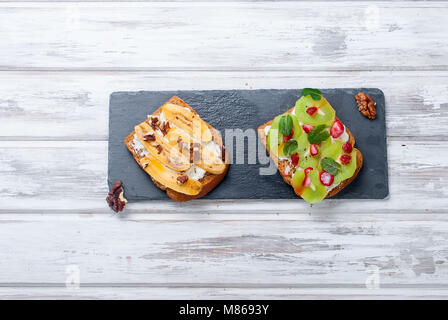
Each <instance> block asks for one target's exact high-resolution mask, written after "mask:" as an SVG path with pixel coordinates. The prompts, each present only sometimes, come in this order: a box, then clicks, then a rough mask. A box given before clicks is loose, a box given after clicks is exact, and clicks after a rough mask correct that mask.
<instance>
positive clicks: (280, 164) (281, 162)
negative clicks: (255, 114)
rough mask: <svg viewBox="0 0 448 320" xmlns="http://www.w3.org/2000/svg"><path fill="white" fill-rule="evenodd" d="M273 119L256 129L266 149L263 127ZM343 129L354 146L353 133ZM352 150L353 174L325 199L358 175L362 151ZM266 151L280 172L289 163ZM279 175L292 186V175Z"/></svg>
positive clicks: (268, 124) (336, 192)
mask: <svg viewBox="0 0 448 320" xmlns="http://www.w3.org/2000/svg"><path fill="white" fill-rule="evenodd" d="M293 109H294V107H293V108H291V109H289V110H287V111H286V112H284V113H283V114H286V113H291V112H292V110H293ZM336 119H337V120H339V118H338V117H336ZM273 121H274V120H271V121H268V122H266V123H265V124H262V125H261V126H259V127H258V129H257V133H258V136H259V137H260V140H261V142H262V143H263V145H264V146H265V147H266V150H268V148H267V136H266V135H265V132H264V129H265V128H266V127H267V126H270V125H272V122H273ZM345 130H346V131H347V134H348V136H349V139H348V142H350V143H351V144H352V145H353V146H354V145H355V138H354V137H353V134H352V133H351V132H350V130H349V129H348V128H347V127H345ZM353 150H355V151H356V170H355V173H354V174H353V176H352V177H351V178H348V179H345V180H343V181H341V183H340V184H339V185H338V186H337V187H335V188H334V189H332V190H331V191H330V192H329V193H328V194H327V196H326V197H325V199H327V198H330V197H332V196H334V195H336V194H338V193H339V192H340V191H341V190H343V189H344V188H345V187H346V186H348V185H349V184H350V183H351V182H352V181H353V180H354V179H355V178H356V176H357V175H358V173H359V171H360V170H361V167H362V163H363V157H362V153H361V151H359V149H357V148H353ZM268 153H269V156H270V157H271V158H272V160H273V161H274V163H275V165H276V166H277V169H278V170H279V171H280V172H283V171H284V169H285V166H286V165H287V164H288V163H289V161H288V160H279V159H278V157H276V156H275V155H274V154H272V153H271V152H270V151H269V150H268ZM281 176H282V177H283V180H284V181H285V182H286V183H287V184H289V185H290V186H292V175H291V176H284V175H281Z"/></svg>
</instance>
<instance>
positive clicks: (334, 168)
mask: <svg viewBox="0 0 448 320" xmlns="http://www.w3.org/2000/svg"><path fill="white" fill-rule="evenodd" d="M320 165H321V166H322V169H324V170H325V171H327V172H328V173H329V174H331V175H333V176H335V175H337V174H338V172H339V170H340V169H341V165H340V164H339V163H337V162H336V161H334V160H333V159H331V158H328V157H326V158H323V159H322V160H321V161H320Z"/></svg>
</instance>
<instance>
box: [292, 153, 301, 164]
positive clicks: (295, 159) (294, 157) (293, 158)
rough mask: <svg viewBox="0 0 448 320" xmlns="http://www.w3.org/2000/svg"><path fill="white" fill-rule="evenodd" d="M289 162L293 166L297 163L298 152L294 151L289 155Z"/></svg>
mask: <svg viewBox="0 0 448 320" xmlns="http://www.w3.org/2000/svg"><path fill="white" fill-rule="evenodd" d="M291 162H292V164H293V166H294V167H295V166H297V164H298V163H299V154H298V153H294V154H292V155H291Z"/></svg>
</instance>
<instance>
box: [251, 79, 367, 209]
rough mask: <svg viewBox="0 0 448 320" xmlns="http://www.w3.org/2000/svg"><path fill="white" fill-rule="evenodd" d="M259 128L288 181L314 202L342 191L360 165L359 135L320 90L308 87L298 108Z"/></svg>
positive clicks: (274, 159)
mask: <svg viewBox="0 0 448 320" xmlns="http://www.w3.org/2000/svg"><path fill="white" fill-rule="evenodd" d="M257 131H258V136H259V137H260V140H261V142H262V143H263V144H264V145H265V146H266V149H267V150H268V153H269V155H270V157H271V158H272V159H273V161H274V163H275V165H276V166H277V168H278V170H279V171H280V174H281V175H282V177H283V180H284V181H285V182H286V183H287V184H289V185H291V186H292V187H293V188H294V191H295V193H296V194H297V195H298V196H300V197H302V198H303V199H304V200H305V201H307V202H309V203H311V204H313V203H318V202H320V201H322V200H323V199H325V198H329V197H332V196H334V195H335V194H337V193H339V192H340V191H341V190H343V189H344V188H345V187H346V186H347V185H349V184H350V183H351V182H352V181H353V180H354V179H355V177H356V176H357V175H358V173H359V171H360V170H361V167H362V163H363V157H362V154H361V152H360V151H359V150H358V149H356V148H355V147H354V146H355V138H354V137H353V135H352V133H351V132H350V131H349V129H348V128H347V127H346V126H345V125H344V124H343V123H342V122H341V121H340V120H339V118H338V117H337V116H336V112H335V110H334V109H333V107H332V106H331V105H330V104H329V103H328V101H327V100H326V99H325V98H324V97H323V96H322V94H321V92H320V91H319V90H317V89H309V88H307V89H303V90H302V97H301V98H300V99H299V100H297V102H296V104H295V106H294V107H293V108H291V109H289V110H287V111H285V113H283V114H281V115H279V116H277V117H275V118H274V119H273V120H271V121H269V122H267V123H265V124H263V125H261V126H260V127H258V130H257Z"/></svg>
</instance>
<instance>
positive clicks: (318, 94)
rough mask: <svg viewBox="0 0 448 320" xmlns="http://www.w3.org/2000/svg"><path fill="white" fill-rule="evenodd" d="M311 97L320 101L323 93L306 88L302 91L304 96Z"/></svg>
mask: <svg viewBox="0 0 448 320" xmlns="http://www.w3.org/2000/svg"><path fill="white" fill-rule="evenodd" d="M307 95H310V96H311V98H313V100H316V101H317V100H320V99H321V98H322V93H321V92H320V91H319V90H318V89H311V88H305V89H303V90H302V96H307Z"/></svg>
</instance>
